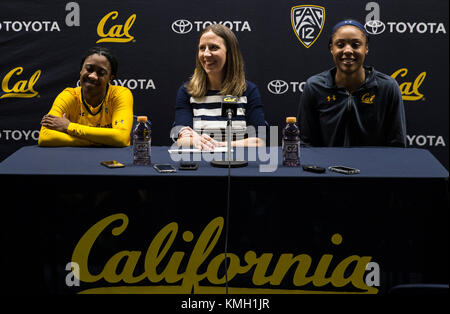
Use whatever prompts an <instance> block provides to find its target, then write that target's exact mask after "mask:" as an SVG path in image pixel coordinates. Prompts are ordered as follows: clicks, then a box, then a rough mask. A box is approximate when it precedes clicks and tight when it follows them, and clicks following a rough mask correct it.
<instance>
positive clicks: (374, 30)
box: [364, 20, 386, 35]
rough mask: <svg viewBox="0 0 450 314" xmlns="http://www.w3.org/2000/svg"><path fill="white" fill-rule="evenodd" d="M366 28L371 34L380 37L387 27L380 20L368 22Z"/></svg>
mask: <svg viewBox="0 0 450 314" xmlns="http://www.w3.org/2000/svg"><path fill="white" fill-rule="evenodd" d="M364 28H365V29H366V31H367V32H368V33H369V34H371V35H378V34H381V33H382V32H384V30H385V29H386V25H384V23H383V22H381V21H379V20H370V21H367V22H366V25H364Z"/></svg>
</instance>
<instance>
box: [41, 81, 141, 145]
mask: <svg viewBox="0 0 450 314" xmlns="http://www.w3.org/2000/svg"><path fill="white" fill-rule="evenodd" d="M64 113H65V114H66V118H67V119H69V120H70V121H71V123H70V124H69V126H68V128H67V133H63V132H59V131H55V130H51V129H48V128H46V127H44V126H42V127H41V131H40V134H39V141H38V144H39V146H91V145H108V146H116V147H123V146H128V145H130V133H131V128H132V125H133V95H132V94H131V91H130V90H129V89H128V88H126V87H122V86H115V85H109V87H108V91H107V93H106V97H105V99H104V101H103V102H102V104H101V105H99V106H97V107H95V108H94V107H92V106H90V105H89V104H88V103H87V102H84V103H83V101H82V98H81V87H76V88H66V89H64V90H63V91H62V92H61V93H60V94H59V95H58V96H57V97H56V99H55V101H54V102H53V106H52V108H51V109H50V112H49V114H51V115H55V116H58V117H62V116H63V114H64Z"/></svg>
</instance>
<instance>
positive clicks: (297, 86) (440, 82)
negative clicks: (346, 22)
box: [0, 0, 449, 169]
mask: <svg viewBox="0 0 450 314" xmlns="http://www.w3.org/2000/svg"><path fill="white" fill-rule="evenodd" d="M448 7H449V2H448V1H447V0H429V1H422V0H408V1H406V0H403V1H386V0H378V1H354V0H339V1H336V0H311V1H306V2H303V1H291V0H283V1H269V0H245V1H242V0H217V1H200V0H190V1H184V0H172V1H164V0H151V1H141V0H128V1H119V0H110V1H84V0H83V1H82V0H79V1H50V0H42V1H31V0H28V1H26V0H16V1H1V3H0V47H1V51H2V54H1V55H2V58H1V59H0V80H1V90H0V160H3V159H5V158H6V157H7V156H9V155H10V154H11V153H13V152H14V151H16V150H17V149H18V148H19V147H21V146H24V145H35V144H37V139H38V137H39V129H40V121H41V118H42V116H43V115H44V114H46V113H47V112H48V111H49V110H50V108H51V106H52V103H53V101H54V99H55V98H56V96H57V95H58V94H59V93H60V92H61V91H62V90H63V89H64V88H66V87H75V86H77V85H79V81H78V80H79V72H80V61H81V56H82V55H83V53H84V52H85V51H86V50H87V49H89V48H91V47H92V46H95V45H100V46H106V47H108V48H111V49H112V50H113V52H114V53H115V54H116V55H117V57H118V60H119V69H118V76H117V78H116V79H115V80H114V82H113V84H116V85H122V86H126V87H128V88H129V89H130V90H131V91H132V93H133V96H134V114H135V115H147V116H148V117H149V119H150V120H151V122H152V125H153V130H152V132H153V133H152V134H153V138H152V141H153V144H154V145H170V144H171V141H172V140H171V139H170V137H169V133H170V129H171V126H172V122H173V119H174V111H175V109H174V107H175V97H176V92H177V89H178V88H179V86H180V85H181V84H183V83H184V82H185V81H187V80H188V79H189V77H190V76H191V75H192V73H193V71H194V67H195V58H196V49H197V43H198V38H199V34H200V32H201V31H202V30H203V29H204V28H205V27H207V26H208V25H211V24H214V23H219V24H224V25H226V26H228V27H229V28H231V29H232V30H233V32H234V33H235V34H236V36H237V37H238V40H239V42H240V47H241V50H242V53H243V56H244V60H245V69H246V77H247V79H248V80H250V81H252V82H254V83H256V84H257V85H258V87H259V89H260V92H261V96H262V100H263V103H264V111H265V115H266V120H267V121H268V122H269V124H270V125H272V126H278V127H279V130H281V127H283V126H284V125H285V118H286V117H287V116H295V115H297V112H298V104H299V100H300V96H301V93H302V90H303V86H304V83H305V81H306V80H307V79H308V78H309V77H310V76H312V75H314V74H316V73H319V72H322V71H325V70H327V69H329V68H331V67H332V66H333V61H332V58H331V54H330V52H329V49H328V40H329V37H330V32H331V28H332V26H333V25H334V24H335V23H337V22H338V21H340V20H343V19H345V18H354V19H357V20H359V21H360V22H361V23H363V24H364V25H365V28H366V30H367V31H368V32H369V33H370V34H371V39H370V45H369V54H368V56H367V58H366V62H365V63H366V65H370V66H374V67H375V69H377V70H378V71H381V72H383V73H386V74H388V75H391V76H392V77H394V78H395V79H396V80H397V81H398V83H399V86H400V89H401V92H402V96H403V100H404V103H405V110H406V119H407V144H408V147H417V148H425V149H428V150H430V151H431V152H432V153H433V154H434V155H435V156H436V158H437V159H438V160H439V161H440V162H441V163H442V164H443V165H444V166H445V167H446V168H447V169H448V168H449V161H448V155H449V151H448V135H449V128H448V119H449V118H448V117H449V112H448V107H449V99H448V97H449V96H448V95H449V94H448V85H449V74H448V69H449V67H448V59H449V55H448V48H449V45H448V9H449V8H448ZM280 139H281V132H279V138H278V141H279V143H280ZM272 145H273V143H272Z"/></svg>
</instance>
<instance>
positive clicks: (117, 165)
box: [100, 160, 125, 168]
mask: <svg viewBox="0 0 450 314" xmlns="http://www.w3.org/2000/svg"><path fill="white" fill-rule="evenodd" d="M100 164H102V165H103V166H105V167H108V168H123V167H125V165H124V164H122V163H120V162H118V161H115V160H108V161H102V162H100Z"/></svg>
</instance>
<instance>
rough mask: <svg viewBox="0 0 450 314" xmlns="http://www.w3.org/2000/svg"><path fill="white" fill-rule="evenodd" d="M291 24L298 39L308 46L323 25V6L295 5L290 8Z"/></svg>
mask: <svg viewBox="0 0 450 314" xmlns="http://www.w3.org/2000/svg"><path fill="white" fill-rule="evenodd" d="M291 24H292V28H293V29H294V33H295V35H296V36H297V38H298V40H300V42H301V43H302V44H303V46H305V47H306V48H309V47H311V46H312V44H314V42H315V41H316V40H317V38H319V36H320V34H321V33H322V29H323V26H324V25H325V8H324V7H320V6H317V5H297V6H295V7H292V8H291Z"/></svg>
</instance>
